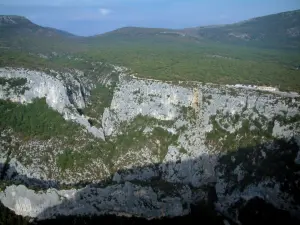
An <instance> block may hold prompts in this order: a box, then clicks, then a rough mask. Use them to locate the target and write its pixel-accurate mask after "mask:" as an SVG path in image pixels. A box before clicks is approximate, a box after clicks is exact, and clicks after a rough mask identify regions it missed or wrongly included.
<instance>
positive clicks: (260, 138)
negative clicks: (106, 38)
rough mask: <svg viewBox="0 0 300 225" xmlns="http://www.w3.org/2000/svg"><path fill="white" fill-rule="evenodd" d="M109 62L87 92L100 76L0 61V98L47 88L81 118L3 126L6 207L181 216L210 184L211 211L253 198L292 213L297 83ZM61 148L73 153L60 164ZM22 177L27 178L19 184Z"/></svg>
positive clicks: (40, 94)
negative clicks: (66, 126)
mask: <svg viewBox="0 0 300 225" xmlns="http://www.w3.org/2000/svg"><path fill="white" fill-rule="evenodd" d="M113 71H114V72H115V73H116V74H117V75H118V76H117V77H118V78H117V79H112V76H110V75H107V76H105V74H101V76H100V74H99V77H101V79H99V80H98V81H97V82H98V83H97V84H98V85H100V86H98V90H99V91H100V92H93V90H95V88H96V86H97V84H95V83H93V81H92V80H90V77H88V76H87V75H86V74H84V73H83V72H81V71H74V72H73V73H65V74H62V73H58V72H55V71H52V74H46V73H41V72H36V71H29V70H24V69H12V68H10V69H1V70H0V78H2V79H6V80H5V82H4V81H3V82H2V84H3V85H0V98H1V99H6V100H10V101H14V102H20V103H22V104H27V105H29V106H30V102H32V101H33V100H34V99H35V98H46V103H47V104H48V105H49V107H51V108H52V109H53V110H56V111H57V112H58V113H60V114H61V116H63V117H64V118H65V119H66V120H71V121H73V122H74V123H77V124H79V126H80V127H79V128H78V130H74V135H72V136H73V137H68V136H66V137H65V138H61V137H51V138H49V139H47V140H41V139H39V138H38V137H35V138H30V139H29V140H24V138H23V137H21V136H20V135H19V134H18V133H17V132H15V131H14V130H13V129H11V128H5V129H2V130H1V139H0V141H1V143H2V145H1V146H0V154H1V159H0V160H1V161H0V162H2V163H3V164H4V165H5V166H3V167H2V176H3V179H4V180H6V181H9V182H10V184H11V185H7V186H6V188H5V189H4V190H3V191H2V192H1V193H0V199H1V201H2V203H3V204H4V205H5V206H6V207H8V208H10V209H12V210H14V211H15V212H16V213H17V214H20V215H23V216H30V217H34V218H39V219H45V218H52V217H55V216H57V215H87V214H106V213H113V214H117V215H128V216H131V215H134V216H139V217H145V218H148V219H151V218H158V217H165V216H166V217H173V216H180V215H185V214H188V213H189V211H190V205H191V204H192V203H196V202H198V201H202V200H203V199H206V198H207V192H206V191H205V190H206V188H207V187H213V188H214V189H215V193H216V196H217V200H216V201H215V202H214V203H215V207H216V210H218V211H219V212H221V213H222V214H224V215H226V216H228V217H230V218H231V219H233V220H234V221H236V222H239V219H238V214H239V211H238V209H239V207H240V206H241V205H243V204H245V202H247V201H248V200H249V199H253V198H255V197H259V198H261V199H264V200H265V201H266V202H268V203H271V204H272V205H273V206H274V207H276V208H278V209H283V210H287V211H288V212H289V213H290V214H291V215H294V216H298V217H299V213H298V212H299V211H300V200H299V199H300V198H299V197H300V196H299V194H298V193H297V192H298V191H297V190H298V189H299V181H300V175H299V157H300V152H299V148H300V97H299V95H298V94H297V93H285V92H280V91H278V90H275V89H274V90H273V89H264V90H262V89H261V88H259V87H251V88H248V87H245V86H239V85H237V86H229V85H216V84H203V83H196V82H162V81H156V80H147V79H139V78H136V77H135V76H133V75H130V74H128V73H129V72H128V71H126V70H125V69H124V68H118V67H114V69H113ZM53 74H55V75H53ZM22 78H23V79H26V82H24V83H23V84H22V85H15V86H14V88H12V87H9V85H10V84H11V82H9V79H22ZM10 81H11V80H10ZM101 90H107V91H108V92H107V93H111V94H110V95H109V96H108V98H107V99H108V100H107V101H106V100H104V99H101V98H97V97H99V96H100V97H101V95H102V94H101V93H102V92H101ZM99 93H100V94H99ZM104 102H105V104H104ZM100 106H101V107H100ZM78 109H80V110H78ZM80 111H82V112H80ZM91 115H92V116H91ZM93 121H95V122H93ZM7 137H11V138H10V139H8V138H7ZM5 146H9V147H5ZM12 146H14V147H12ZM66 158H68V159H71V160H72V162H69V161H68V164H66V163H61V162H64V161H63V160H64V159H66ZM29 159H30V160H29ZM45 159H46V160H45ZM4 167H5V168H4ZM0 168H1V167H0ZM20 181H21V182H22V183H23V184H25V185H26V186H27V187H25V186H22V185H21V186H16V185H15V184H16V182H18V183H19V182H20ZM86 184H89V185H87V186H86ZM64 185H68V186H64ZM30 186H31V188H38V189H39V192H36V193H35V192H34V191H32V190H30ZM69 187H71V189H70V190H62V189H64V188H65V189H67V188H69Z"/></svg>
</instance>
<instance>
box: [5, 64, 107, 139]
mask: <svg viewBox="0 0 300 225" xmlns="http://www.w3.org/2000/svg"><path fill="white" fill-rule="evenodd" d="M51 72H52V75H49V74H46V73H43V72H37V71H30V70H25V69H3V68H2V69H0V78H1V77H2V78H5V79H22V78H23V79H26V80H27V82H26V84H24V85H22V86H24V87H25V89H26V90H25V91H24V93H20V92H19V93H18V92H16V91H15V89H12V88H11V89H7V87H5V86H0V98H1V99H8V100H11V101H13V102H20V103H23V104H24V103H29V102H32V100H33V99H35V98H46V102H47V104H48V105H49V106H50V107H52V108H53V109H55V110H57V111H58V112H59V113H61V114H62V115H63V116H64V118H65V119H67V120H72V121H74V122H76V123H79V124H81V125H82V126H84V127H85V128H86V129H87V130H88V131H89V132H91V133H92V134H93V135H95V136H96V137H98V138H102V139H104V135H103V131H102V129H97V128H95V127H92V126H91V125H90V123H89V122H88V118H85V117H84V116H82V115H79V114H78V113H77V111H76V109H78V108H79V109H82V108H84V107H85V98H86V96H88V95H89V92H88V90H89V89H90V87H89V86H87V87H84V85H87V84H86V83H84V82H85V81H84V77H83V74H82V72H81V71H74V74H70V73H64V74H60V73H57V72H55V71H51ZM75 77H76V79H75Z"/></svg>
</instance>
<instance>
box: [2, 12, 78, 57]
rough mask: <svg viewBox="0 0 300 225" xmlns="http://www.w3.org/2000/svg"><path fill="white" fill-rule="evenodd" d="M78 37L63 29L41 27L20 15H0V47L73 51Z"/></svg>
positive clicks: (43, 50) (76, 48) (40, 51)
mask: <svg viewBox="0 0 300 225" xmlns="http://www.w3.org/2000/svg"><path fill="white" fill-rule="evenodd" d="M79 39H80V37H77V36H75V35H73V34H70V33H68V32H65V31H61V30H57V29H54V28H49V27H42V26H39V25H37V24H34V23H32V22H31V21H30V20H28V19H27V18H25V17H22V16H1V15H0V48H4V49H7V48H10V49H11V48H12V49H21V50H27V51H32V52H38V53H44V52H52V51H56V52H62V51H65V52H68V51H69V52H74V51H76V50H78V49H80V47H79V46H78V44H77V45H75V43H77V42H78V41H79Z"/></svg>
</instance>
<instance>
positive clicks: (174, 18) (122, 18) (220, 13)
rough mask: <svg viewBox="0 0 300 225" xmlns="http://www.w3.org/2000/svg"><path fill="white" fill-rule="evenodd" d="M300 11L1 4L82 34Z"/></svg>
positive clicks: (285, 1)
mask: <svg viewBox="0 0 300 225" xmlns="http://www.w3.org/2000/svg"><path fill="white" fill-rule="evenodd" d="M296 9H300V0H47V1H46V0H0V15H21V16H25V17H27V18H28V19H30V20H31V21H33V22H34V23H36V24H39V25H42V26H48V27H53V28H57V29H62V30H65V31H68V32H70V33H73V34H77V35H81V36H90V35H96V34H101V33H104V32H108V31H111V30H114V29H117V28H120V27H126V26H139V27H161V28H174V29H178V28H186V27H196V26H205V25H215V24H227V23H234V22H239V21H242V20H246V19H250V18H253V17H257V16H263V15H268V14H273V13H278V12H283V11H290V10H296Z"/></svg>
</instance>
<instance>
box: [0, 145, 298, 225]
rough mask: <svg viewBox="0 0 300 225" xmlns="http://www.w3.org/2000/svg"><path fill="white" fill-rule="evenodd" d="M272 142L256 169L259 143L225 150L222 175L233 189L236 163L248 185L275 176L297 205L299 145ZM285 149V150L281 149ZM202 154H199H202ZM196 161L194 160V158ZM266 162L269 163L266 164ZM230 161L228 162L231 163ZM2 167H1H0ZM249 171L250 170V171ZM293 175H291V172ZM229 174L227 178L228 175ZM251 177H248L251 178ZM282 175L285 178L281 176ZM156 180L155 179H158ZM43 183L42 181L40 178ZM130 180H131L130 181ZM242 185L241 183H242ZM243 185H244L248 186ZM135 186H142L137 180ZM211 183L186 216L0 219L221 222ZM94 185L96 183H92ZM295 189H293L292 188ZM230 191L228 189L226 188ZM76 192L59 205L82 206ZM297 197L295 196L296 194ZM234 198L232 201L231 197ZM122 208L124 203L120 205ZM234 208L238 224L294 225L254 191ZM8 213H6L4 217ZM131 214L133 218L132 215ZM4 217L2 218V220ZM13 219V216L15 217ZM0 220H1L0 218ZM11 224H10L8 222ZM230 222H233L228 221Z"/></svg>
mask: <svg viewBox="0 0 300 225" xmlns="http://www.w3.org/2000/svg"><path fill="white" fill-rule="evenodd" d="M274 142H277V143H278V144H279V145H280V146H279V147H280V148H279V149H275V150H274V151H273V152H272V150H271V152H272V155H268V154H267V157H266V160H262V163H261V164H259V165H256V166H257V168H255V167H254V168H252V169H251V166H250V165H249V156H253V159H254V161H257V157H258V158H259V155H258V154H259V153H260V150H261V148H262V147H263V146H262V145H260V146H254V147H253V148H247V149H240V150H239V151H236V152H234V153H228V155H225V156H224V158H221V159H222V160H221V163H223V164H221V166H223V167H225V170H226V172H225V174H224V176H225V177H227V178H228V179H229V180H231V181H229V182H236V185H237V186H236V187H235V188H236V189H244V188H245V187H243V185H241V186H240V185H239V183H240V182H241V181H238V180H236V181H235V178H234V176H233V175H232V171H233V170H234V167H232V166H236V165H239V164H240V163H242V165H243V164H245V165H247V167H246V169H247V171H248V172H251V171H253V172H254V175H255V177H253V176H252V172H251V174H248V175H246V176H245V180H242V182H250V183H249V184H250V185H251V184H253V185H255V184H257V183H259V182H261V181H263V180H264V179H268V178H270V177H275V178H276V180H278V181H279V182H283V183H282V184H283V187H285V188H287V189H289V191H292V192H293V193H291V194H292V195H295V201H296V204H299V199H300V198H299V194H297V193H296V192H297V187H294V188H293V189H290V187H291V186H290V184H291V185H292V184H293V183H295V182H296V181H297V175H295V171H298V170H299V167H297V166H295V165H294V161H293V160H294V159H295V158H296V155H297V153H298V151H299V147H297V145H295V143H294V144H293V143H292V142H286V141H285V140H274ZM284 150H286V151H284ZM202 157H203V156H202ZM232 157H235V158H236V161H235V162H234V163H230V159H232ZM195 160H197V159H195ZM273 161H274V162H275V164H276V166H277V167H278V165H279V167H278V168H277V170H275V171H274V172H272V168H273V166H275V164H274V162H273ZM268 162H270V163H268ZM231 164H232V165H231ZM0 168H2V167H0ZM250 170H251V171H250ZM122 172H126V171H119V173H122ZM293 174H294V175H293ZM230 176H231V177H230ZM251 177H252V179H253V180H249V178H251ZM284 177H287V178H288V180H287V179H285V178H284ZM158 179H159V178H158ZM41 182H43V181H41ZM133 182H134V181H132V183H133ZM152 183H153V182H152V181H150V182H149V184H148V185H151V184H152ZM244 184H245V183H244ZM249 184H245V185H249ZM139 185H142V184H141V183H140V184H139ZM214 185H215V183H214V182H213V183H211V184H210V186H209V187H208V189H206V194H207V198H206V201H204V202H203V201H202V202H201V201H200V202H198V203H197V204H192V205H191V206H190V207H191V208H190V213H189V214H188V215H185V216H182V217H178V218H164V216H163V214H162V217H161V219H153V220H151V221H148V220H146V219H142V218H138V217H135V216H136V215H128V214H126V213H119V214H118V215H119V216H111V215H105V214H104V215H93V214H91V215H80V214H78V216H73V215H71V216H55V218H54V219H50V220H43V221H36V220H31V219H29V218H21V217H14V216H13V214H12V213H11V211H9V210H7V209H5V210H1V214H0V215H1V217H0V218H1V219H2V220H3V221H5V218H12V219H11V220H12V221H16V220H18V221H24V223H23V224H26V223H27V222H29V221H31V222H33V223H34V224H53V223H57V224H82V223H85V224H95V223H98V222H99V223H100V222H111V223H112V224H114V223H119V224H141V223H148V224H163V223H165V222H172V221H178V222H180V223H181V224H183V223H186V222H191V223H194V220H196V221H197V222H199V221H200V222H201V221H203V223H207V224H222V221H223V220H224V219H226V220H227V221H230V219H229V218H228V217H227V216H224V215H222V212H217V211H216V210H215V208H214V204H215V203H216V202H218V201H219V199H218V194H217V192H216V189H215V188H214ZM92 186H93V185H90V186H89V187H86V188H84V189H82V190H81V191H80V192H85V190H86V189H87V188H91V187H92ZM95 186H97V184H95ZM295 188H296V189H295ZM229 192H230V190H229ZM78 194H80V193H76V196H77V197H76V196H75V197H74V198H73V199H66V200H64V201H63V203H62V206H66V207H67V205H68V202H73V203H72V204H74V205H75V206H76V205H77V206H78V207H82V205H81V203H82V202H79V201H78V197H79V195H78ZM297 196H298V197H297ZM233 201H234V200H233ZM124 207H125V206H124ZM235 207H236V210H238V211H239V213H238V220H239V222H240V223H241V224H253V223H259V224H262V223H267V222H268V223H270V222H271V223H272V224H297V222H299V221H297V220H296V219H295V218H293V217H291V216H290V215H289V213H288V212H287V211H283V210H280V209H276V208H275V207H274V206H272V205H271V204H270V203H268V199H267V198H266V199H263V197H261V196H257V195H256V194H255V193H254V194H253V196H252V198H250V199H243V198H241V196H240V198H239V200H238V201H236V202H235ZM53 210H55V207H54V208H52V207H51V208H49V209H46V211H43V212H42V214H45V215H47V214H48V213H49V212H51V211H53ZM8 215H9V216H8ZM124 215H126V216H129V217H130V218H125V217H122V216H124ZM132 216H133V217H132ZM3 218H4V219H3ZM15 218H17V219H15ZM0 222H1V221H0ZM4 224H9V221H6V222H5V223H4ZM10 224H14V223H10ZM230 224H234V223H232V221H231V223H230Z"/></svg>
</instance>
